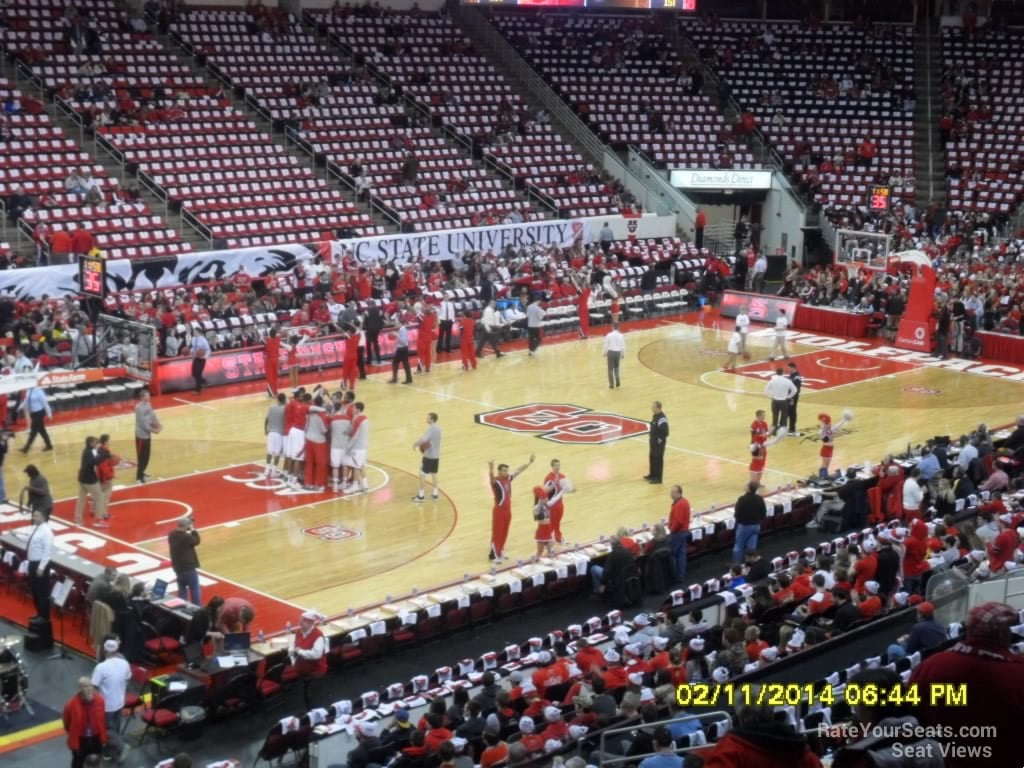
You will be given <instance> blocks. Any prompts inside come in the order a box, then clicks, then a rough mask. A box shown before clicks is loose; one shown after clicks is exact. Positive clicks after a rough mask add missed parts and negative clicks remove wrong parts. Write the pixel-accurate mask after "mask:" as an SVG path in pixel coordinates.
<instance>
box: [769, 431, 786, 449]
mask: <svg viewBox="0 0 1024 768" xmlns="http://www.w3.org/2000/svg"><path fill="white" fill-rule="evenodd" d="M788 434H789V430H788V429H786V427H779V428H778V430H777V431H776V432H775V435H774V436H772V437H770V438H768V440H767V441H766V442H765V445H767V446H768V447H771V446H773V445H775V444H776V443H778V442H779V441H780V440H782V438H784V437H785V436H786V435H788Z"/></svg>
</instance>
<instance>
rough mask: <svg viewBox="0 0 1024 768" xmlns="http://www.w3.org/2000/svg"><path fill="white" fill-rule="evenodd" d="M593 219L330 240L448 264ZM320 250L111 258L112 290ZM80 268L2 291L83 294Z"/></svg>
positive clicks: (225, 273) (212, 274)
mask: <svg viewBox="0 0 1024 768" xmlns="http://www.w3.org/2000/svg"><path fill="white" fill-rule="evenodd" d="M589 239H590V224H589V222H587V221H582V220H581V221H538V222H531V223H529V224H503V225H499V226H495V227H475V228H472V229H449V230H439V231H437V232H427V233H423V234H412V235H382V236H380V237H366V238H355V239H352V240H337V241H334V242H333V244H332V248H333V252H334V255H335V256H338V255H340V254H341V253H342V252H343V251H345V250H350V251H352V252H353V253H354V254H355V256H356V258H357V259H358V260H359V261H361V262H363V263H374V264H376V263H378V262H386V263H393V264H396V265H398V266H401V265H403V264H405V263H406V262H409V261H423V260H427V261H445V260H447V259H451V258H453V257H455V256H459V255H461V254H463V253H465V252H466V251H493V252H494V253H500V252H501V250H502V249H503V248H505V247H506V246H509V245H511V246H512V247H514V248H522V247H526V246H530V245H545V246H549V245H557V246H561V247H566V246H570V245H572V244H573V243H577V242H584V243H585V242H589ZM317 252H318V248H317V245H316V244H315V243H313V244H309V245H301V244H285V245H272V246H263V247H258V248H240V249H237V250H233V251H206V252H203V253H188V254H181V255H178V256H161V257H158V258H155V259H144V260H139V259H135V260H133V259H112V260H110V261H108V262H107V291H109V292H110V293H117V292H119V291H148V290H152V289H154V288H177V287H178V286H181V285H194V284H197V283H209V282H215V281H217V280H223V279H225V278H227V277H231V276H232V275H235V274H238V273H239V272H244V273H245V274H247V275H249V276H250V277H254V278H258V277H265V276H266V275H271V274H274V273H275V272H287V271H290V270H292V269H294V268H295V266H296V264H299V263H300V262H306V261H311V260H312V259H313V258H315V257H316V255H317ZM78 292H79V289H78V265H77V264H57V265H54V266H50V267H30V268H28V269H9V270H4V271H0V294H3V295H7V296H10V297H13V298H15V299H18V300H22V301H28V300H31V299H41V298H42V297H43V296H49V297H50V298H55V297H59V296H66V295H69V294H72V295H73V294H77V293H78Z"/></svg>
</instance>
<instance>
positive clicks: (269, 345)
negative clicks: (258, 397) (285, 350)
mask: <svg viewBox="0 0 1024 768" xmlns="http://www.w3.org/2000/svg"><path fill="white" fill-rule="evenodd" d="M280 365H281V337H280V336H278V335H277V328H271V329H270V334H269V335H268V336H267V338H266V339H264V341H263V369H264V373H265V374H266V377H267V394H268V395H270V396H271V397H277V371H278V368H279V367H280Z"/></svg>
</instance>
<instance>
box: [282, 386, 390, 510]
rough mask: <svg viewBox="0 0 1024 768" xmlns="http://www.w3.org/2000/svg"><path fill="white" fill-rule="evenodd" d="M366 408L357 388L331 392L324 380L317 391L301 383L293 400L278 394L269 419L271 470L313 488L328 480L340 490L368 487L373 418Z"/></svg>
mask: <svg viewBox="0 0 1024 768" xmlns="http://www.w3.org/2000/svg"><path fill="white" fill-rule="evenodd" d="M364 410H365V406H364V405H363V403H362V402H360V401H357V400H356V393H355V392H353V391H351V390H348V391H346V392H344V393H342V392H340V391H339V392H335V393H334V394H332V395H328V393H327V390H325V389H324V388H323V387H321V386H319V385H318V386H316V387H315V388H314V389H313V391H312V392H307V391H306V389H305V388H304V387H299V388H298V389H296V390H295V391H294V392H293V393H292V399H291V400H289V399H288V398H287V396H286V395H285V394H284V393H283V392H282V393H280V394H278V395H277V398H276V401H275V402H274V404H273V405H271V406H270V409H269V410H268V411H267V418H266V421H265V423H264V431H265V432H266V435H267V464H266V472H265V474H266V476H267V477H273V476H275V475H276V476H279V477H281V478H283V479H284V481H285V482H287V483H288V485H289V486H291V487H292V488H299V487H300V486H301V487H302V488H303V489H304V490H307V491H317V492H323V491H324V490H326V488H327V483H328V480H330V483H331V490H333V491H334V492H336V493H365V492H366V491H368V490H369V484H368V482H367V479H366V457H367V454H368V452H369V449H370V420H369V419H368V418H367V416H366V414H365V413H364ZM282 458H283V459H284V461H283V466H280V465H281V464H282V461H281V460H282Z"/></svg>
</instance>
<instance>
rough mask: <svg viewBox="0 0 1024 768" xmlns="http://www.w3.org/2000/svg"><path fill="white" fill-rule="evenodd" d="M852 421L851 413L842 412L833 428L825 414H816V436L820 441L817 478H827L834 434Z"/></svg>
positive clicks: (829, 417)
mask: <svg viewBox="0 0 1024 768" xmlns="http://www.w3.org/2000/svg"><path fill="white" fill-rule="evenodd" d="M852 420H853V412H852V411H843V417H842V418H841V419H840V420H839V422H838V423H837V424H835V425H834V426H833V424H832V417H831V416H829V415H828V414H827V413H819V414H818V436H819V438H820V439H821V451H820V452H819V454H818V455H819V456H821V466H820V467H819V468H818V477H820V478H821V479H822V480H824V479H825V478H827V477H828V471H829V465H830V464H832V451H833V450H834V449H835V433H836V432H837V431H839V430H840V429H841V428H842V427H843V426H844V425H845V424H846V423H847V422H849V421H852Z"/></svg>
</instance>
